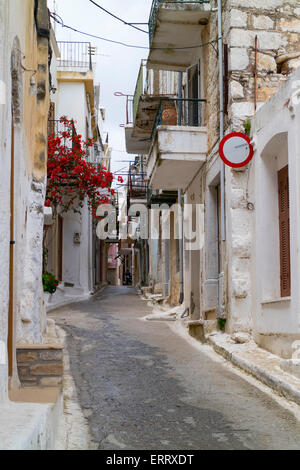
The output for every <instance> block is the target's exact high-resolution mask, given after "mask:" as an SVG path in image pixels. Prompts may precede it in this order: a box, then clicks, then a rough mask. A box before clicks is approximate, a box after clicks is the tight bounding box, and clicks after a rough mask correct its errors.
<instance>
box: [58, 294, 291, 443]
mask: <svg viewBox="0 0 300 470" xmlns="http://www.w3.org/2000/svg"><path fill="white" fill-rule="evenodd" d="M149 312H150V308H149V307H147V303H146V302H145V301H144V300H141V299H140V297H139V296H138V294H137V291H136V290H135V289H133V288H129V287H107V288H105V289H104V290H103V291H101V292H99V293H98V294H96V295H95V296H93V297H92V298H91V299H89V300H86V301H83V302H79V303H74V304H71V305H69V306H65V307H61V308H59V309H57V310H55V311H54V312H52V313H51V317H52V318H54V319H55V321H56V323H57V324H58V325H59V326H60V327H62V328H63V329H64V330H65V332H66V333H67V346H68V351H69V354H70V364H71V373H72V375H73V377H74V381H75V383H76V388H77V393H78V397H79V401H80V405H81V407H82V409H83V411H84V415H85V417H86V418H87V420H88V424H89V428H90V432H91V435H92V440H93V443H94V445H95V447H96V448H98V449H101V450H111V449H119V450H140V449H144V448H147V449H149V450H153V449H158V450H169V449H178V450H183V449H200V450H210V449H216V450H217V449H218V450H225V449H234V450H239V449H241V450H242V449H269V450H271V449H297V448H298V447H299V434H300V424H299V422H298V421H297V420H296V418H295V417H294V416H293V414H292V413H290V412H289V411H287V410H286V409H284V408H283V407H281V406H280V405H279V404H278V402H277V401H276V400H275V398H274V399H272V396H271V395H270V394H266V393H264V392H263V391H261V390H259V389H258V388H256V387H255V386H254V385H251V383H249V381H247V380H246V378H243V376H241V374H237V373H235V372H232V371H231V370H230V369H228V368H227V367H226V366H224V364H222V362H224V361H220V360H219V361H215V360H213V359H211V358H210V357H209V356H208V355H207V354H205V353H202V352H201V349H197V348H194V347H193V345H192V344H190V343H189V342H187V341H185V340H184V338H182V337H180V336H179V335H177V334H176V333H175V332H174V331H173V330H172V329H171V328H170V325H169V322H147V321H145V320H143V317H144V316H145V315H147V313H149ZM187 364H188V367H187Z"/></svg>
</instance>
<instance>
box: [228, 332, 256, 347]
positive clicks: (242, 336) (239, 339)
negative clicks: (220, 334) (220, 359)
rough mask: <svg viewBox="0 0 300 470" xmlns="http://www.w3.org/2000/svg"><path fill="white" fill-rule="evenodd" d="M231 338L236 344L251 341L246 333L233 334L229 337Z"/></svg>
mask: <svg viewBox="0 0 300 470" xmlns="http://www.w3.org/2000/svg"><path fill="white" fill-rule="evenodd" d="M231 338H232V339H233V341H234V342H235V343H237V344H245V343H249V341H250V339H251V337H250V335H248V333H243V332H239V333H234V334H233V335H231Z"/></svg>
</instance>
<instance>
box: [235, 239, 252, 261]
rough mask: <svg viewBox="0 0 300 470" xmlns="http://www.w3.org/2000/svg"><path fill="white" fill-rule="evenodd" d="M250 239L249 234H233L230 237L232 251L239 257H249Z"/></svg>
mask: <svg viewBox="0 0 300 470" xmlns="http://www.w3.org/2000/svg"><path fill="white" fill-rule="evenodd" d="M251 248H252V244H251V239H250V238H249V234H245V236H244V237H242V236H234V237H233V238H232V253H233V255H234V256H237V257H239V258H245V259H249V258H250V256H251Z"/></svg>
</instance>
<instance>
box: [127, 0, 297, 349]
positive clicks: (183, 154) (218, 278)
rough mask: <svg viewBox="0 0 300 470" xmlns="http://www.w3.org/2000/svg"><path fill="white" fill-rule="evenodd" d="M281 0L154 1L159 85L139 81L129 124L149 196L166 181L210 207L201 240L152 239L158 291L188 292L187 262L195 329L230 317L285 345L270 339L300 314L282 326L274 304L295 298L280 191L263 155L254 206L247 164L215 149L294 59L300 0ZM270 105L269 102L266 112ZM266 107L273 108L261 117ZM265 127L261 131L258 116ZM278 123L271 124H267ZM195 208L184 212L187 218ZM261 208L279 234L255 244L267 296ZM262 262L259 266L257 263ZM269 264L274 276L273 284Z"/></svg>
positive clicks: (183, 197) (266, 340)
mask: <svg viewBox="0 0 300 470" xmlns="http://www.w3.org/2000/svg"><path fill="white" fill-rule="evenodd" d="M276 6H277V7H278V9H277V10H276V14H277V17H276V19H275V17H274V2H273V1H267V2H264V3H262V4H261V5H258V2H254V1H253V2H251V1H249V2H247V5H245V3H244V1H243V0H235V1H234V2H225V4H224V2H220V1H217V0H216V1H215V0H211V1H205V0H199V1H197V2H188V1H184V2H181V1H174V2H172V3H170V2H164V1H161V2H153V6H152V9H151V14H150V23H149V24H150V52H149V57H148V61H147V67H148V69H150V70H152V71H153V72H151V74H154V73H156V76H157V80H156V84H158V86H157V87H156V91H155V92H154V95H150V94H148V93H147V95H148V96H146V97H145V96H143V95H141V94H140V93H139V92H138V91H139V89H140V87H139V86H137V88H136V93H135V97H134V113H133V118H134V119H133V120H134V122H133V124H132V125H130V124H129V125H128V126H127V128H126V140H127V150H128V151H131V152H136V153H140V154H143V153H146V154H147V153H148V160H147V173H148V179H149V187H150V189H151V190H152V194H154V196H155V195H156V193H157V194H158V195H159V198H158V199H157V200H159V201H160V202H161V203H162V202H163V201H164V198H165V199H167V197H166V196H164V197H163V195H164V193H165V194H167V193H168V192H170V191H173V192H175V193H173V198H175V197H176V196H175V195H176V192H177V191H178V190H179V191H180V193H178V198H179V199H178V201H179V202H181V203H182V204H183V203H185V204H190V205H192V206H193V212H194V215H195V214H196V205H197V204H198V205H199V204H200V205H203V206H204V209H205V216H204V224H203V225H204V226H203V227H202V229H204V245H203V247H201V248H199V250H196V251H190V250H184V253H183V256H181V252H180V247H179V246H178V245H177V246H176V241H174V240H172V239H171V240H170V246H168V244H167V242H165V243H161V244H159V243H158V245H157V246H156V249H155V251H154V253H155V256H154V258H155V259H153V258H152V261H153V263H152V266H151V267H150V272H151V273H156V274H157V266H156V265H157V262H156V259H157V258H158V259H161V260H162V263H161V264H160V263H159V265H160V266H161V268H162V269H161V271H162V272H159V273H158V275H157V277H158V281H160V283H161V285H160V291H161V292H163V293H164V296H166V297H167V298H169V300H170V301H171V302H172V303H176V302H178V299H179V298H181V299H182V295H181V293H182V292H181V290H182V285H180V284H182V274H183V272H184V276H183V277H184V282H183V284H184V306H185V308H186V309H187V312H188V313H189V317H190V319H191V320H193V321H197V320H198V321H199V322H198V323H199V328H203V321H205V320H212V321H214V323H215V325H217V320H219V321H218V323H219V325H224V323H225V322H226V331H227V333H230V334H231V333H235V332H238V331H243V332H247V333H250V334H253V335H254V337H255V338H256V339H257V341H258V342H259V344H261V345H264V346H265V347H268V348H269V349H270V350H276V351H277V352H278V350H279V352H280V348H277V347H275V346H274V349H273V346H272V344H274V343H275V342H276V339H275V337H276V334H277V333H274V332H276V331H278V332H280V331H281V333H282V334H283V335H284V334H285V333H287V331H288V332H289V334H291V331H292V329H293V328H294V327H295V321H296V320H295V317H294V320H295V321H294V320H292V318H291V321H290V322H289V325H287V324H285V326H284V328H283V327H282V325H281V326H279V324H278V323H277V322H278V319H276V320H275V318H276V315H273V313H272V312H273V310H274V308H278V309H279V307H278V305H281V306H282V308H286V309H288V308H289V307H288V305H291V300H290V299H289V297H290V296H289V295H285V294H288V293H289V292H288V289H285V292H283V291H281V290H280V282H279V281H278V276H279V279H280V274H278V273H279V264H278V263H279V261H278V258H277V257H274V256H273V250H272V247H273V245H274V244H276V243H277V244H278V240H277V238H278V230H277V228H276V230H275V228H274V224H277V218H276V214H277V213H276V207H277V206H276V204H277V199H276V200H274V198H273V199H272V200H271V199H270V198H269V196H267V194H265V192H264V191H267V189H266V188H267V187H268V185H267V183H268V184H270V181H269V180H268V173H266V172H265V169H264V166H263V165H262V168H261V174H260V177H262V175H263V174H264V175H265V176H264V177H265V180H264V181H263V182H262V187H261V189H260V191H262V192H261V194H262V197H261V198H260V201H261V203H262V201H264V202H265V201H266V202H268V201H269V199H270V201H269V202H268V203H269V204H270V207H269V209H270V211H269V212H268V213H267V214H265V213H264V209H263V207H262V208H261V209H260V208H259V206H258V210H257V211H256V210H253V199H254V196H253V197H252V195H253V194H252V193H251V186H250V181H251V178H252V176H251V169H249V168H248V167H247V168H244V170H242V171H236V170H234V169H231V168H229V167H224V165H223V163H222V161H221V159H220V157H219V142H220V139H222V137H223V135H225V134H227V133H229V132H231V131H239V132H245V129H246V128H247V125H248V119H249V118H251V117H252V116H253V115H254V113H255V110H256V109H259V107H260V106H262V104H263V103H264V102H265V101H267V100H268V99H269V98H270V97H271V96H272V95H273V94H274V93H276V92H277V90H278V89H280V87H281V85H282V84H283V83H284V82H285V81H286V80H287V78H288V76H289V74H290V73H291V72H292V71H293V70H294V69H295V68H296V67H297V66H299V56H300V52H299V49H300V36H299V24H300V17H299V8H297V7H298V6H299V2H298V1H297V0H292V1H288V0H278V1H276ZM275 20H276V21H275ZM218 22H219V24H218ZM221 28H222V41H221V40H220V32H221ZM197 45H199V47H196V46H197ZM218 47H219V51H218ZM220 59H223V60H220ZM162 71H164V73H165V74H167V73H169V74H170V73H172V72H173V73H175V74H177V75H178V80H177V83H178V85H179V86H178V87H177V90H176V92H175V93H176V94H177V96H174V95H173V96H172V95H170V96H169V97H163V96H161V92H160V89H159V88H160V84H162V83H163V72H162ZM220 74H222V76H220ZM139 80H140V78H139ZM139 80H138V83H139ZM174 83H175V82H174ZM153 89H154V88H153ZM222 95H224V96H222ZM287 99H288V98H287ZM271 102H272V101H271ZM135 103H138V104H135ZM270 106H271V105H270ZM270 109H271V108H270ZM274 112H275V111H274V108H272V109H271V115H272V114H274ZM284 112H285V111H284ZM281 114H282V113H281V112H280V115H281ZM258 115H259V114H258ZM266 116H267V113H265V114H264V118H265V119H267V117H266ZM220 117H221V119H220ZM268 119H269V118H268ZM278 119H279V118H278ZM244 126H245V127H244ZM261 127H262V129H261V130H260V135H262V133H263V123H261ZM271 127H272V126H271V124H270V130H271ZM284 138H285V139H287V137H284ZM284 138H282V139H281V140H280V142H281V144H282V145H283V150H282V156H280V159H281V160H280V161H281V162H282V163H283V164H285V163H286V161H287V150H286V147H287V145H285V144H284V143H282V142H283V140H284ZM274 142H275V144H274V145H275V147H276V145H277V144H279V142H277V141H276V139H275V141H273V143H274ZM284 149H285V150H284ZM284 152H285V153H284ZM278 158H279V157H278ZM284 159H285V160H284ZM262 161H263V162H265V161H266V160H262ZM269 165H271V164H270V163H269ZM274 165H275V164H274ZM274 165H273V170H272V171H275V166H274ZM278 165H279V163H278ZM283 166H284V165H283ZM279 169H280V168H279V167H278V170H279ZM290 171H291V170H289V172H290ZM293 175H294V173H293ZM273 176H274V175H273ZM169 196H171V195H170V194H169ZM151 198H152V197H151ZM170 199H172V198H170ZM151 200H152V199H151ZM170 202H171V203H172V202H174V200H173V201H170ZM258 204H260V202H258ZM272 204H273V205H272ZM271 206H272V207H271ZM271 209H272V210H271ZM258 214H260V215H258ZM194 215H193V223H194V225H195V224H196V219H195V217H194ZM188 217H190V216H189V215H188V214H185V219H187V218H188ZM255 217H256V218H257V217H260V218H261V219H265V220H266V221H267V220H268V223H267V222H264V225H265V226H267V225H268V232H269V231H270V230H271V231H272V233H273V235H272V237H271V243H270V244H269V245H268V246H265V250H264V249H263V248H261V247H260V248H259V250H262V251H259V252H258V253H259V254H258V257H260V256H261V257H262V258H263V259H265V257H266V256H268V257H269V260H268V261H269V262H270V263H271V264H270V265H269V264H268V263H267V262H266V264H265V265H264V268H263V271H264V272H265V280H264V281H263V282H261V283H260V284H259V288H260V290H261V289H263V292H262V294H261V295H260V294H259V293H258V294H256V291H255V290H254V289H253V276H254V271H253V269H254V268H253V266H254V265H253V249H254V248H253V247H254V245H255V240H256V241H258V240H262V239H264V235H263V231H261V232H260V235H258V233H256V235H257V237H258V238H257V239H256V238H255V235H254V233H252V226H253V223H254V218H255ZM261 219H260V224H261V223H262V222H261ZM271 219H272V225H271ZM256 220H257V219H256ZM270 227H273V229H274V230H275V231H274V230H272V229H271V228H270ZM266 228H267V227H266ZM274 234H275V235H274ZM276 237H277V238H276ZM264 240H265V243H267V242H266V239H264ZM276 240H277V241H276ZM261 243H262V242H261ZM152 245H153V246H154V245H155V244H152ZM174 245H175V249H174ZM291 249H292V245H291ZM178 253H179V254H180V256H178ZM156 255H158V257H157V256H156ZM182 258H183V263H182ZM178 259H179V264H181V269H180V271H181V273H180V272H178V268H179V266H178ZM169 260H170V263H169V267H168V266H167V265H166V263H165V261H167V264H168V262H169ZM182 266H183V267H182ZM291 269H292V271H291V277H292V278H293V268H291ZM182 271H183V272H182ZM258 272H261V269H260V268H259V267H257V273H258ZM270 272H273V275H274V276H275V277H276V279H277V281H276V283H275V284H276V288H275V287H274V286H275V285H274V282H273V279H274V276H273V278H272V276H271V275H270ZM295 276H296V274H295ZM152 278H153V276H152ZM156 281H157V280H156ZM257 282H259V281H257ZM257 282H256V283H257ZM152 287H154V286H152ZM179 287H180V289H179ZM295 295H296V294H295ZM269 301H271V303H269ZM272 301H274V302H275V303H274V302H273V303H272ZM276 301H278V302H279V303H277V304H276ZM257 302H258V303H257ZM254 306H255V310H254ZM275 306H276V307H275ZM280 308H281V307H280ZM291 308H292V307H291ZM293 311H294V310H293ZM254 312H255V313H254ZM263 312H266V314H265V315H264V313H263ZM294 312H295V311H294ZM294 314H295V313H294ZM294 314H293V315H294ZM291 315H292V314H291ZM253 318H255V322H254V320H253ZM267 318H269V321H267ZM273 321H274V323H273ZM257 325H260V326H259V329H257V328H258V327H257ZM262 325H264V326H262ZM273 333H274V335H275V336H273V337H272V335H273ZM278 341H279V343H280V344H281V342H282V341H283V342H286V344H287V350H288V349H289V346H288V344H290V339H287V340H282V339H280V340H278ZM287 350H286V351H285V352H284V347H283V346H282V351H283V352H282V353H283V354H285V355H287V354H288V353H287ZM290 352H291V351H290V350H289V354H290Z"/></svg>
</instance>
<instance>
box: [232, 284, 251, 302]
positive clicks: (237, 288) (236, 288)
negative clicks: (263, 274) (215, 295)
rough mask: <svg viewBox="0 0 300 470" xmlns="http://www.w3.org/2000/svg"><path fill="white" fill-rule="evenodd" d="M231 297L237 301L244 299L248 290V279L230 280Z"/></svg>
mask: <svg viewBox="0 0 300 470" xmlns="http://www.w3.org/2000/svg"><path fill="white" fill-rule="evenodd" d="M232 287H233V295H234V296H235V297H236V298H238V299H245V298H246V297H247V296H248V293H249V290H250V282H249V280H248V279H233V280H232Z"/></svg>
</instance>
